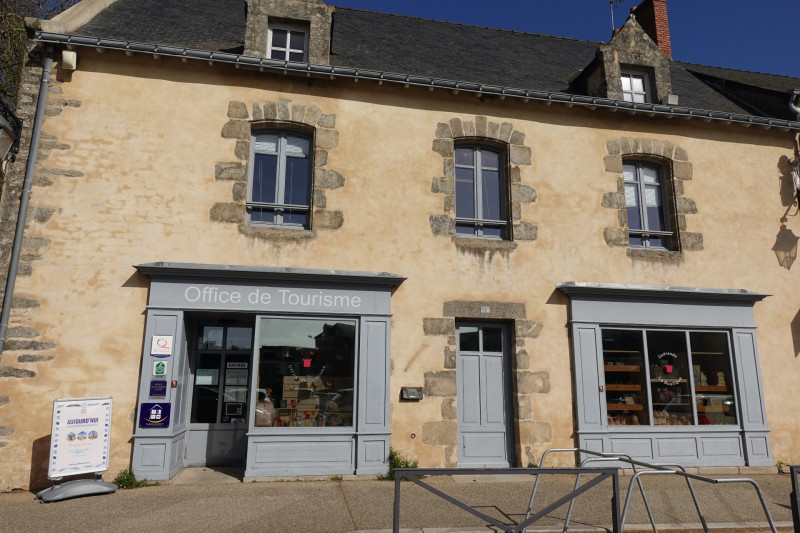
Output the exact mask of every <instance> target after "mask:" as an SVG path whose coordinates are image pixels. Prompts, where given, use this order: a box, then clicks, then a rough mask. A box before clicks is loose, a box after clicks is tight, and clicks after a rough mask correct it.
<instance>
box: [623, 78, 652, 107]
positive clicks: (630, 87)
mask: <svg viewBox="0 0 800 533" xmlns="http://www.w3.org/2000/svg"><path fill="white" fill-rule="evenodd" d="M621 78H622V98H623V100H625V101H627V102H636V103H646V102H652V101H653V98H652V96H651V94H652V93H651V92H650V77H649V76H648V75H647V73H646V72H643V71H636V70H623V71H622V75H621Z"/></svg>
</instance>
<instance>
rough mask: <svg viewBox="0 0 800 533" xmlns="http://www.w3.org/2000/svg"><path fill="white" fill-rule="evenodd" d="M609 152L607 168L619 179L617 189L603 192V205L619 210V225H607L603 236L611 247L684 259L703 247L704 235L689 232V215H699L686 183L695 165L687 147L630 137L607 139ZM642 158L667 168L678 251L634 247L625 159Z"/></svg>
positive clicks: (633, 253)
mask: <svg viewBox="0 0 800 533" xmlns="http://www.w3.org/2000/svg"><path fill="white" fill-rule="evenodd" d="M606 149H607V151H608V155H607V156H605V157H604V159H603V162H604V166H605V171H606V172H609V173H611V174H613V175H614V177H615V178H616V180H615V182H616V191H615V192H607V193H605V194H603V198H602V201H601V205H602V207H605V208H607V209H614V210H616V212H617V222H618V224H619V225H618V227H606V228H603V237H604V239H605V241H606V244H607V245H608V246H610V247H625V248H627V250H626V252H627V255H628V256H629V257H642V258H646V259H659V260H680V259H683V257H684V255H683V254H684V252H686V251H698V250H702V249H703V235H702V234H701V233H693V232H689V231H687V215H694V214H697V205H696V204H695V202H694V200H692V199H691V198H688V197H687V196H685V191H684V189H685V186H684V182H686V181H689V180H691V179H692V164H691V163H690V162H689V157H688V154H687V152H686V150H685V149H683V148H682V147H681V146H678V145H676V144H674V143H672V142H671V141H668V140H664V141H659V140H656V139H650V138H645V137H641V138H628V137H620V138H619V139H616V140H612V141H608V142H606ZM632 159H636V160H642V161H648V162H652V163H656V164H658V165H660V166H661V168H662V171H663V178H664V184H665V185H664V186H665V187H667V188H669V189H668V192H669V193H671V194H667V197H668V201H670V200H671V202H672V204H673V205H672V206H671V213H670V215H671V217H670V219H671V224H672V225H673V227H674V229H675V231H677V232H678V243H679V249H678V250H661V249H652V248H638V247H631V245H630V238H629V234H628V212H627V208H626V205H625V181H624V178H623V176H622V165H623V161H624V160H632Z"/></svg>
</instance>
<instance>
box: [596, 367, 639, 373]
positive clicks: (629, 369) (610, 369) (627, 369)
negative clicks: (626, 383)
mask: <svg viewBox="0 0 800 533" xmlns="http://www.w3.org/2000/svg"><path fill="white" fill-rule="evenodd" d="M603 369H604V370H605V371H606V372H639V371H640V370H641V367H640V366H638V365H603Z"/></svg>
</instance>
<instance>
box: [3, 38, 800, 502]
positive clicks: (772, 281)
mask: <svg viewBox="0 0 800 533" xmlns="http://www.w3.org/2000/svg"><path fill="white" fill-rule="evenodd" d="M63 74H64V73H61V80H62V81H61V82H59V83H60V87H61V89H62V90H63V97H64V98H66V99H71V100H75V101H78V102H80V106H67V107H64V109H63V111H62V112H61V113H60V114H58V115H56V116H49V117H48V118H47V120H46V121H45V125H44V131H45V132H46V133H47V134H48V135H51V136H54V137H55V138H57V140H58V142H59V143H64V144H66V145H68V148H65V149H60V150H53V151H52V153H50V155H49V156H48V157H47V158H46V159H44V160H41V161H39V169H40V170H39V171H38V174H39V175H41V174H42V171H41V169H42V168H50V169H53V168H55V169H68V170H69V169H71V170H79V171H80V172H82V173H83V176H81V177H69V176H55V177H54V176H52V175H49V177H50V181H51V182H52V184H50V185H47V186H37V187H35V188H34V190H33V195H32V200H31V201H32V205H33V206H36V207H42V208H53V209H55V212H54V214H53V216H52V217H51V218H50V219H49V220H47V221H45V222H36V221H33V220H32V221H30V222H29V225H28V229H27V234H28V235H32V236H39V237H44V238H46V239H48V240H49V244H48V245H47V247H46V248H45V249H44V250H43V251H42V259H41V260H37V261H34V262H33V271H32V274H31V275H30V276H27V277H21V278H19V279H18V281H17V287H16V295H17V296H23V297H27V298H31V299H35V300H38V301H39V302H40V303H41V306H40V307H36V308H32V309H15V311H14V314H13V316H12V323H11V324H10V326H11V327H14V326H15V325H26V326H30V327H33V328H35V329H36V330H37V331H38V332H39V333H40V337H39V339H40V340H42V341H46V342H52V343H54V344H55V345H56V347H55V348H54V349H53V350H51V351H49V352H48V353H52V354H53V355H55V358H54V359H52V360H50V361H42V362H36V363H19V362H17V357H19V356H20V355H22V354H23V353H27V352H24V351H19V352H13V351H11V352H9V351H7V352H5V353H4V354H3V364H4V365H11V366H14V367H18V368H24V369H28V370H32V371H34V372H36V376H35V377H30V378H0V388H1V389H2V394H3V395H6V396H8V397H9V402H8V403H7V404H5V405H2V406H0V420H1V421H2V423H0V425H2V426H8V427H13V428H14V431H13V433H12V434H11V435H9V436H6V437H3V438H2V439H0V440H3V441H4V442H6V443H7V445H6V447H4V448H3V451H2V454H0V472H2V474H1V475H0V490H8V489H10V488H13V487H26V486H29V485H32V486H35V485H37V484H38V485H41V483H42V481H43V480H44V477H45V476H46V470H47V452H48V448H47V446H49V433H50V422H51V406H52V401H53V400H54V399H55V398H62V397H80V396H102V395H112V396H113V397H114V401H115V404H114V418H113V427H112V457H111V469H110V473H111V474H114V473H116V472H117V471H119V470H120V469H122V468H124V467H125V466H127V465H128V464H129V462H130V453H131V448H132V446H131V444H132V439H131V435H132V432H133V429H134V427H133V424H134V419H135V416H134V415H135V413H134V408H135V405H136V391H137V382H138V376H139V370H140V369H139V366H140V360H141V353H142V336H143V329H144V310H145V305H146V301H147V290H148V280H147V279H145V278H143V277H142V276H139V275H138V274H137V273H136V271H135V269H134V268H132V265H135V264H140V263H147V262H153V261H175V262H191V263H217V264H238V265H257V266H286V267H304V268H323V269H346V270H369V271H388V272H392V273H395V274H400V275H403V276H406V277H407V278H408V279H407V280H406V281H405V282H404V283H403V284H402V285H401V286H400V287H399V288H398V289H397V291H396V292H395V294H394V295H393V297H392V312H393V323H392V332H391V334H392V346H391V349H392V379H391V393H390V397H391V398H392V402H393V405H392V422H391V430H392V445H393V446H394V447H396V448H397V449H398V450H399V451H400V452H401V453H403V454H404V455H406V456H409V457H411V458H416V459H419V461H420V465H421V466H428V467H436V466H443V465H444V464H445V461H446V457H445V447H444V446H431V445H426V444H425V443H423V439H422V438H421V434H422V428H423V425H424V424H425V423H426V422H432V421H434V422H435V421H439V420H441V419H442V405H441V403H442V402H441V398H437V397H428V398H426V399H425V400H423V401H422V402H420V403H402V404H401V403H398V402H397V401H396V399H397V398H398V396H399V389H400V387H401V386H404V385H409V386H422V385H423V383H424V375H425V373H426V372H430V371H437V370H442V368H443V359H444V357H443V352H444V349H445V346H446V342H447V340H446V337H441V336H430V335H425V334H424V332H423V325H422V324H423V318H424V317H437V316H442V306H443V302H445V301H451V300H492V301H505V302H519V303H524V305H525V308H526V313H527V319H528V320H532V321H540V322H542V323H543V324H544V327H543V329H542V331H541V334H540V335H539V336H538V337H537V338H535V339H529V340H528V341H527V342H526V347H525V349H526V351H527V352H528V354H529V358H530V365H529V370H530V371H533V372H543V373H546V374H547V375H549V380H550V391H549V392H547V393H541V394H534V395H532V398H533V412H534V417H533V419H534V421H536V422H540V423H542V424H543V425H542V426H540V427H539V429H541V428H548V427H549V429H550V434H551V435H552V437H549V436H548V433H547V431H544V432H542V431H538V432H536V434H535V435H531V434H529V433H528V431H529V430H527V429H526V430H525V432H523V435H522V440H523V441H525V442H523V443H522V444H523V445H528V446H529V454H528V455H525V456H522V457H518V462H519V463H520V464H522V466H525V465H526V464H527V461H528V460H535V459H537V458H538V457H539V456H540V455H541V452H542V451H543V450H544V449H547V448H549V447H564V446H572V445H574V441H573V420H572V415H571V413H572V397H573V391H572V377H571V370H570V349H569V339H568V336H567V329H566V325H567V308H566V304H567V299H566V297H564V296H563V295H562V294H560V293H559V292H557V291H556V290H555V285H556V284H557V283H559V282H564V281H596V282H604V283H632V284H649V285H677V286H693V287H716V288H743V289H747V290H750V291H755V292H760V293H766V294H770V295H771V296H770V297H768V298H767V299H765V300H764V301H763V302H761V303H758V304H756V306H755V314H756V323H757V324H758V326H759V330H758V342H759V351H760V360H761V370H762V373H763V383H764V394H765V401H766V407H767V412H768V422H769V426H770V429H771V430H772V433H771V442H772V449H773V454H774V457H775V458H776V460H782V461H786V462H797V461H800V452H798V451H797V450H798V448H797V447H796V446H794V442H793V438H794V437H793V435H794V433H796V431H795V429H796V422H795V416H794V413H796V412H797V411H798V410H800V398H798V397H797V395H791V394H787V392H788V391H791V390H793V385H794V382H795V381H796V378H797V377H798V376H800V362H799V361H798V359H797V357H796V355H797V351H798V350H796V349H795V345H797V344H798V343H800V325H797V324H794V323H793V322H797V320H795V316H796V315H797V314H798V310H800V294H799V293H798V292H797V291H795V290H793V289H794V287H795V286H796V285H797V281H796V278H797V275H798V274H797V272H798V269H797V268H794V269H792V270H787V269H785V268H781V267H780V266H779V265H778V263H777V260H776V257H775V254H774V252H773V251H772V250H771V248H772V246H773V245H774V243H775V236H776V234H777V232H778V229H779V227H780V218H781V216H782V215H783V214H784V212H785V211H786V210H787V206H784V205H782V204H781V195H780V185H781V181H780V180H781V175H782V173H783V170H782V168H783V167H781V166H780V161H781V158H782V157H792V146H793V135H792V134H791V133H786V132H779V131H775V130H763V129H756V128H744V127H740V126H737V125H722V124H717V123H703V122H700V121H695V120H692V121H686V120H682V119H677V118H676V119H672V120H668V119H665V118H647V117H633V116H629V115H623V114H612V113H607V112H604V111H590V110H587V109H584V108H579V107H573V108H567V107H566V106H561V105H553V106H546V105H544V104H541V103H536V102H531V103H528V104H524V103H521V102H518V101H513V100H505V101H500V100H498V99H491V98H486V99H479V98H476V97H475V96H473V95H469V94H459V95H453V94H451V93H449V92H444V91H442V92H438V91H437V92H433V93H430V92H428V91H427V90H424V89H417V88H409V89H403V88H402V87H394V86H389V85H384V86H378V85H377V84H371V83H365V82H359V83H357V84H356V83H354V82H353V81H352V80H346V79H342V80H306V79H297V78H291V77H283V76H273V75H266V74H258V73H254V72H246V71H240V70H234V69H233V68H232V67H228V66H223V65H217V66H213V67H209V66H208V65H206V64H205V63H200V62H198V63H188V64H182V63H181V62H180V61H178V60H172V59H163V60H161V61H159V62H155V61H154V60H153V59H152V58H151V57H138V56H134V57H125V56H124V55H122V54H116V53H106V54H102V55H100V54H96V53H95V52H94V51H93V50H81V51H80V59H79V69H78V70H77V71H75V72H74V73H72V74H71V75H70V76H69V79H64V78H63ZM277 98H288V99H291V101H292V103H295V104H302V105H310V104H314V105H316V106H318V107H319V108H320V109H321V110H322V112H323V113H327V114H333V115H335V117H336V129H337V130H338V131H339V142H338V146H337V147H336V148H334V149H331V150H330V151H329V154H328V163H327V166H328V167H330V168H333V169H335V170H337V171H338V172H340V173H341V174H342V175H343V176H344V178H345V185H344V187H341V188H338V189H335V190H330V191H327V207H328V208H329V209H335V210H339V211H341V212H342V213H343V216H344V223H343V225H342V226H341V228H339V229H335V230H319V231H317V235H316V238H313V239H306V240H297V241H294V240H293V241H287V240H270V239H264V238H260V237H253V236H246V235H243V234H242V233H240V232H239V231H238V230H237V226H236V225H235V224H226V223H219V222H211V221H210V218H209V210H210V208H211V206H212V205H213V204H214V203H215V202H219V201H228V202H229V201H230V197H231V183H230V182H225V181H218V180H215V174H214V169H215V165H216V164H217V163H219V162H224V161H231V160H233V159H232V158H233V154H234V146H235V140H233V139H225V138H222V137H221V135H220V132H221V129H222V127H223V126H224V125H225V123H226V122H227V120H228V119H227V116H226V113H227V109H228V104H229V102H231V101H238V102H244V103H246V104H247V106H248V108H250V107H251V106H252V103H263V102H265V101H268V100H269V101H273V100H276V99H277ZM476 116H486V117H488V119H489V120H490V121H496V122H510V123H512V124H513V127H514V129H516V130H519V131H521V132H523V133H525V135H526V138H525V142H524V144H525V145H526V146H528V147H530V148H531V150H532V161H531V165H529V166H524V167H522V176H521V180H522V183H523V184H527V185H529V186H531V187H533V188H534V189H535V190H536V191H537V193H538V198H537V200H536V202H534V203H529V204H523V206H522V211H523V213H522V216H523V219H525V220H528V221H531V222H532V223H533V224H535V225H537V226H538V238H537V239H536V240H534V241H528V242H518V243H517V247H516V249H514V250H510V251H500V252H488V251H487V252H475V251H472V252H468V251H463V250H459V249H457V248H456V246H455V245H454V244H453V242H452V240H451V238H450V237H445V236H437V235H434V234H433V233H432V231H431V227H430V224H429V216H430V215H435V214H442V213H443V208H442V198H441V196H440V195H437V194H434V193H433V192H431V182H432V179H433V178H435V177H438V176H442V174H443V169H442V156H441V155H439V154H437V153H436V152H434V151H433V150H432V149H431V143H432V140H433V139H434V137H435V130H436V126H437V123H440V122H448V121H449V120H450V119H452V118H456V117H457V118H461V119H464V120H474V119H475V117H476ZM620 137H631V138H648V139H653V140H659V141H667V140H668V141H671V142H673V143H675V144H676V145H679V146H681V147H683V148H684V149H685V150H686V152H687V153H688V158H689V161H690V162H691V163H692V165H693V178H692V179H691V180H689V181H686V182H685V183H684V187H685V190H686V194H687V196H689V197H691V198H692V199H693V200H694V201H695V202H696V204H697V207H698V214H697V215H693V216H691V217H689V218H688V222H687V224H688V228H687V229H688V231H692V232H699V233H702V234H703V236H704V248H703V249H702V250H698V251H687V252H685V253H684V254H683V258H682V259H681V260H678V261H669V262H665V261H661V260H652V259H637V258H631V257H628V256H627V255H626V251H625V248H620V247H610V246H608V245H607V244H606V242H605V240H604V238H603V230H602V228H604V227H614V226H615V225H617V219H616V211H615V210H612V209H607V208H604V207H602V206H601V200H602V197H603V194H604V193H607V192H611V191H615V190H616V178H615V177H614V175H613V174H612V173H608V172H606V171H605V170H604V163H603V161H604V159H603V158H604V156H606V155H607V154H608V152H607V148H606V142H607V141H613V140H616V139H618V138H620ZM789 213H790V215H794V214H796V209H790V210H789ZM787 226H788V227H789V229H792V230H793V231H794V232H795V233H796V234H800V220H798V218H796V217H793V216H789V220H788V222H787ZM412 433H414V434H415V438H412V436H411V434H412ZM543 435H544V436H545V437H547V439H549V440H541V439H542V438H543V437H542V436H543ZM453 438H455V437H453ZM536 439H540V440H539V441H537V440H536Z"/></svg>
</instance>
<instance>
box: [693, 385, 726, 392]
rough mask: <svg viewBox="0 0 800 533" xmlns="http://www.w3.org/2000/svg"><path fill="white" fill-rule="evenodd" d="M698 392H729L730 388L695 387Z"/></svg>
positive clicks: (713, 386) (718, 386)
mask: <svg viewBox="0 0 800 533" xmlns="http://www.w3.org/2000/svg"><path fill="white" fill-rule="evenodd" d="M694 390H695V391H696V392H728V387H727V386H725V385H695V387H694Z"/></svg>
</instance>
